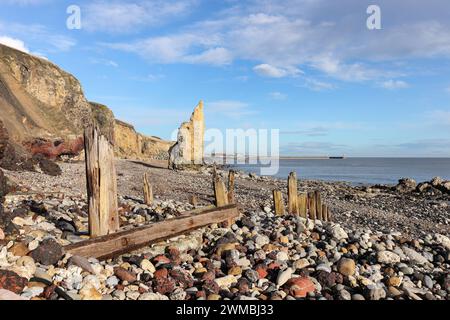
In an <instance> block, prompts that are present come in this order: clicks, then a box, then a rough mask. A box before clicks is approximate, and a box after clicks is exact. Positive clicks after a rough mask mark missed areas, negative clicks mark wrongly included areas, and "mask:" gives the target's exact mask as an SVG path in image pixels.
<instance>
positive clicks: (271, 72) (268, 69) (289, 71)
mask: <svg viewBox="0 0 450 320" xmlns="http://www.w3.org/2000/svg"><path fill="white" fill-rule="evenodd" d="M253 71H254V72H256V73H257V74H259V75H260V76H264V77H269V78H284V77H287V76H296V75H298V74H300V73H301V71H300V70H299V69H297V68H280V67H275V66H272V65H270V64H267V63H263V64H259V65H257V66H255V67H253Z"/></svg>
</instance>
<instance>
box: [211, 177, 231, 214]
mask: <svg viewBox="0 0 450 320" xmlns="http://www.w3.org/2000/svg"><path fill="white" fill-rule="evenodd" d="M214 195H215V197H216V206H217V207H223V206H226V205H227V204H228V195H227V188H226V187H225V183H224V182H223V181H222V179H220V177H218V176H216V177H215V178H214Z"/></svg>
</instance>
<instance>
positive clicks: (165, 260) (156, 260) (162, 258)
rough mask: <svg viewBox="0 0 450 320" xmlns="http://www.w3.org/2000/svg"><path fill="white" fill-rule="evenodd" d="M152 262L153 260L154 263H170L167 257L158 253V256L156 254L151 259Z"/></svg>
mask: <svg viewBox="0 0 450 320" xmlns="http://www.w3.org/2000/svg"><path fill="white" fill-rule="evenodd" d="M153 262H154V263H155V264H156V263H162V264H169V263H170V259H169V258H167V257H166V256H163V255H159V256H157V257H155V258H154V259H153Z"/></svg>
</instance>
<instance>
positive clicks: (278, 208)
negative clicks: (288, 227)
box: [273, 190, 285, 216]
mask: <svg viewBox="0 0 450 320" xmlns="http://www.w3.org/2000/svg"><path fill="white" fill-rule="evenodd" d="M273 202H274V208H275V214H276V215H277V216H282V215H284V213H285V211H284V201H283V195H282V193H281V191H279V190H273Z"/></svg>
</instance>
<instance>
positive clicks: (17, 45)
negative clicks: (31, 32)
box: [0, 36, 30, 53]
mask: <svg viewBox="0 0 450 320" xmlns="http://www.w3.org/2000/svg"><path fill="white" fill-rule="evenodd" d="M0 43H1V44H4V45H6V46H8V47H11V48H14V49H17V50H19V51H22V52H25V53H30V50H29V49H28V48H27V47H26V45H25V43H24V42H23V41H22V40H19V39H15V38H10V37H6V36H0Z"/></svg>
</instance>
